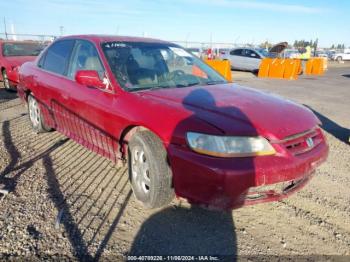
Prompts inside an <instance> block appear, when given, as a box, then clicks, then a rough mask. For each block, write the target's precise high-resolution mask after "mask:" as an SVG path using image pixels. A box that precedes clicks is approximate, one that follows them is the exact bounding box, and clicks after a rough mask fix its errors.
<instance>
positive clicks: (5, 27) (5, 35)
mask: <svg viewBox="0 0 350 262" xmlns="http://www.w3.org/2000/svg"><path fill="white" fill-rule="evenodd" d="M4 27H5V36H6V40H8V36H7V29H6V18H5V17H4Z"/></svg>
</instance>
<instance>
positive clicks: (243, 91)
mask: <svg viewBox="0 0 350 262" xmlns="http://www.w3.org/2000/svg"><path fill="white" fill-rule="evenodd" d="M140 93H141V95H142V96H143V97H144V98H146V99H147V100H152V102H155V103H162V104H164V103H166V104H168V105H170V106H173V107H175V109H176V110H186V111H190V117H191V118H193V117H196V118H199V119H201V120H203V121H205V122H206V123H209V124H211V125H214V126H215V127H217V128H218V129H220V130H221V131H222V132H223V133H225V134H228V135H263V136H265V137H268V138H271V139H283V138H285V137H288V136H291V135H295V134H298V133H301V132H304V131H306V130H309V129H311V128H313V127H315V126H316V125H317V124H319V120H318V119H317V117H316V116H315V115H314V114H313V113H312V112H311V111H310V110H309V109H307V108H306V107H304V106H301V105H297V104H295V103H293V102H291V101H289V100H286V99H282V98H280V97H278V96H276V95H271V94H267V93H263V92H261V91H257V90H255V89H252V88H247V87H242V86H239V85H235V84H225V85H215V86H204V87H188V88H171V89H159V90H153V91H142V92H140Z"/></svg>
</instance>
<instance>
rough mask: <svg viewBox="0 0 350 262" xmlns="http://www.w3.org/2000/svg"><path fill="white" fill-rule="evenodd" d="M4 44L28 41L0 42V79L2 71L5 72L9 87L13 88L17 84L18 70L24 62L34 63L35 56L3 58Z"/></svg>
mask: <svg viewBox="0 0 350 262" xmlns="http://www.w3.org/2000/svg"><path fill="white" fill-rule="evenodd" d="M5 43H9V44H11V43H28V41H7V40H0V69H1V71H0V79H1V80H3V79H2V74H1V72H2V70H6V72H7V77H8V79H9V80H10V82H11V85H13V86H14V87H15V86H16V85H17V84H18V82H19V76H18V68H19V67H20V66H21V65H22V64H23V63H25V62H29V61H34V60H35V58H36V56H4V54H3V45H4V44H5ZM29 43H31V42H29Z"/></svg>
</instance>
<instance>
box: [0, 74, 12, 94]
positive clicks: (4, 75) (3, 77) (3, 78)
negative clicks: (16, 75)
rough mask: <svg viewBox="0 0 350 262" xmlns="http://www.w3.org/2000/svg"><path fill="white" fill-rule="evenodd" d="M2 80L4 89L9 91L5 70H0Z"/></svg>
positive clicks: (8, 81)
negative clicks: (0, 71)
mask: <svg viewBox="0 0 350 262" xmlns="http://www.w3.org/2000/svg"><path fill="white" fill-rule="evenodd" d="M2 80H3V81H4V88H5V90H6V91H11V85H10V80H9V78H8V76H7V73H6V70H5V69H4V70H2Z"/></svg>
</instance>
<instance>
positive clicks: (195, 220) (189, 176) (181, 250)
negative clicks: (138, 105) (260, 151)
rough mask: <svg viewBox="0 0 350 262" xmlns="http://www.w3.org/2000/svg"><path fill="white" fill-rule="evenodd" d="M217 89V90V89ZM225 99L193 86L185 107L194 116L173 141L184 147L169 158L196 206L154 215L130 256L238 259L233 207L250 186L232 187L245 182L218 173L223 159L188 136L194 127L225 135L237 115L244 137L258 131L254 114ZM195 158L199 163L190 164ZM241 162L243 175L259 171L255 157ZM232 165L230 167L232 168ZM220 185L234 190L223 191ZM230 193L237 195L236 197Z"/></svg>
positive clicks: (180, 189)
mask: <svg viewBox="0 0 350 262" xmlns="http://www.w3.org/2000/svg"><path fill="white" fill-rule="evenodd" d="M212 88H213V90H214V91H213V92H215V87H212ZM221 102H222V101H216V100H215V97H214V95H213V93H212V91H211V89H209V88H208V89H204V88H193V89H192V91H190V92H189V93H188V94H187V95H186V96H185V98H184V99H183V101H182V105H183V107H184V108H185V109H186V110H187V112H188V115H189V116H188V117H187V118H185V119H183V120H182V121H180V122H179V123H178V124H177V125H176V127H175V128H174V130H173V134H172V138H171V145H172V146H174V147H177V148H176V150H178V151H177V153H173V154H174V155H173V156H172V157H169V159H170V160H169V161H170V165H171V166H172V169H173V171H174V170H176V172H175V174H174V175H173V184H174V186H175V187H176V188H177V193H178V194H179V193H180V192H181V196H183V197H185V198H186V199H187V201H188V202H189V203H190V205H191V208H184V207H181V206H178V207H169V208H165V209H163V210H160V211H159V212H157V213H156V214H154V215H152V216H151V217H150V218H148V219H147V220H146V221H145V222H144V223H143V224H142V227H141V229H140V230H139V231H138V233H137V235H136V237H135V239H134V242H133V244H132V247H131V250H130V252H129V255H151V256H153V255H163V256H168V255H188V256H191V255H192V256H218V257H219V259H221V260H220V261H235V260H236V256H237V240H236V231H235V226H234V221H233V215H232V211H231V209H232V207H233V206H234V207H240V206H242V205H243V204H244V201H245V196H246V195H245V194H246V187H244V186H243V188H244V189H241V188H240V187H239V186H238V187H236V188H235V187H232V185H233V184H235V183H240V182H239V181H237V180H235V179H236V178H233V177H234V176H231V177H229V176H226V174H223V173H220V171H216V170H218V168H219V167H218V166H217V165H219V164H218V163H220V162H221V163H222V161H223V159H217V161H213V160H214V159H215V158H214V157H205V156H202V157H200V155H197V153H194V152H193V153H192V152H191V150H190V149H189V148H186V147H187V142H186V141H184V140H183V139H186V134H187V132H189V131H192V132H203V133H209V134H210V133H214V134H216V135H225V131H227V130H225V129H224V128H223V127H222V126H225V125H226V126H227V124H228V122H229V120H230V119H232V117H234V118H235V119H240V120H239V123H240V125H239V126H237V127H236V130H237V133H236V134H237V135H238V134H239V133H240V132H241V135H243V133H244V134H247V133H246V132H245V131H247V130H249V132H250V134H251V135H252V136H256V135H257V131H256V130H255V129H254V127H253V125H252V124H251V122H250V121H249V118H248V117H247V116H246V115H245V114H244V113H243V112H242V111H241V110H240V109H238V108H236V107H221V106H218V104H219V103H221ZM215 112H221V113H220V114H216V113H215ZM223 115H225V117H224V116H223ZM225 122H226V123H225ZM214 123H216V124H214ZM201 130H202V131H201ZM224 130H225V131H224ZM182 150H184V151H183V152H182V153H180V152H181V151H182ZM168 151H169V150H168ZM169 154H171V153H169ZM191 154H193V155H191ZM179 155H182V156H179ZM182 157H183V158H182ZM198 158H199V159H198ZM174 159H175V160H174ZM190 159H192V160H190ZM189 161H195V162H194V163H190V164H189V163H188V162H189ZM202 162H203V164H204V165H205V164H207V165H209V167H208V169H201V167H198V166H200V165H201V163H202ZM240 162H241V163H242V164H240V165H237V166H236V167H235V168H236V171H237V173H240V174H242V173H244V172H245V170H247V169H250V170H251V172H253V173H254V157H249V158H245V159H241V160H240ZM226 164H227V162H226V163H225V164H224V166H225V168H226V169H228V168H229V167H228V166H227V165H226ZM210 165H213V167H210ZM204 170H205V171H204ZM213 170H214V171H213ZM237 173H236V174H237ZM244 182H246V183H247V184H250V185H252V184H254V183H255V177H254V176H250V177H249V178H247V179H246V180H245V181H244ZM244 182H243V183H244ZM218 188H229V189H227V190H226V191H225V192H222V191H220V189H219V190H218ZM235 189H236V192H235ZM240 190H242V191H240ZM227 191H228V192H227ZM238 192H239V193H238ZM230 193H233V194H235V193H237V194H236V195H235V196H234V197H230V196H229V195H228V194H230ZM232 198H234V199H235V201H233V199H232ZM203 202H204V203H205V204H203Z"/></svg>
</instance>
